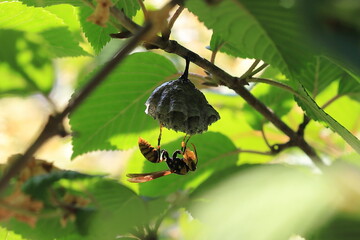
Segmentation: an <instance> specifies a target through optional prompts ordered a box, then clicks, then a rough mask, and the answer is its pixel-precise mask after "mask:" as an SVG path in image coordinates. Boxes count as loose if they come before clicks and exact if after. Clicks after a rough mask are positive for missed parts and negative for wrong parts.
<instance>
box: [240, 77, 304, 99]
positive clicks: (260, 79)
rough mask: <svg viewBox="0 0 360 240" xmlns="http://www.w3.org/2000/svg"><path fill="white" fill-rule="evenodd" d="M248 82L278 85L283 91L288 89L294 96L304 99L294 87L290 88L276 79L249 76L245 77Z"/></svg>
mask: <svg viewBox="0 0 360 240" xmlns="http://www.w3.org/2000/svg"><path fill="white" fill-rule="evenodd" d="M247 81H248V82H259V83H266V84H269V85H272V86H274V87H278V88H281V89H284V90H285V91H288V92H290V93H292V94H294V95H295V96H297V97H298V98H301V99H303V100H306V99H305V98H304V97H303V96H301V95H300V94H299V93H298V92H296V91H295V90H294V89H292V88H291V87H290V86H288V85H286V84H283V83H281V82H277V81H274V80H271V79H266V78H254V77H252V78H249V79H247Z"/></svg>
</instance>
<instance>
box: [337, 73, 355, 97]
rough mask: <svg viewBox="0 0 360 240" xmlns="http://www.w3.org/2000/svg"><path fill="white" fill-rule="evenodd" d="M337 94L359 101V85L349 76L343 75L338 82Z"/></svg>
mask: <svg viewBox="0 0 360 240" xmlns="http://www.w3.org/2000/svg"><path fill="white" fill-rule="evenodd" d="M338 94H339V95H348V96H349V97H350V98H352V99H354V100H356V101H360V83H359V82H357V81H356V80H355V79H354V78H353V77H352V76H350V75H349V74H345V75H343V77H342V78H341V80H340V82H339V88H338Z"/></svg>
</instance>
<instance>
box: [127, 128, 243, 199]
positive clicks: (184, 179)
mask: <svg viewBox="0 0 360 240" xmlns="http://www.w3.org/2000/svg"><path fill="white" fill-rule="evenodd" d="M181 141H182V138H180V139H177V140H175V141H173V142H171V143H170V144H165V145H163V146H162V149H166V150H167V151H169V154H170V155H171V154H172V152H173V151H175V150H176V149H180V147H181ZM190 143H193V144H195V146H196V150H197V154H198V159H199V162H198V166H197V170H196V171H195V172H190V173H188V174H187V175H176V174H171V175H169V176H165V177H162V178H158V179H155V180H153V181H149V182H145V183H141V184H140V186H139V193H140V194H141V195H144V196H162V195H167V194H170V193H173V192H176V191H178V190H185V189H193V188H196V187H197V186H198V185H199V184H200V183H201V182H203V181H204V180H205V179H206V178H208V177H209V176H210V175H211V174H212V173H214V172H216V171H220V170H221V169H223V168H226V167H229V166H235V164H236V162H237V160H238V155H237V153H236V147H235V146H234V144H233V143H232V141H231V140H230V139H229V138H227V137H226V136H224V135H222V134H220V133H214V132H207V133H204V134H201V135H195V136H193V137H191V139H190V142H189V144H190ZM189 146H191V145H189ZM139 155H141V154H137V155H135V158H136V159H133V160H130V162H131V161H142V160H141V159H144V157H143V156H142V155H141V156H142V157H140V156H139ZM143 161H146V162H145V163H144V168H143V172H144V173H148V172H153V171H160V170H167V169H168V167H167V165H166V163H164V162H163V163H158V164H154V163H151V162H148V161H147V160H143Z"/></svg>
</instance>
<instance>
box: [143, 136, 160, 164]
mask: <svg viewBox="0 0 360 240" xmlns="http://www.w3.org/2000/svg"><path fill="white" fill-rule="evenodd" d="M138 143H139V149H140V152H141V153H142V155H144V157H145V158H146V159H147V160H149V161H150V162H153V163H158V162H160V155H159V151H158V149H156V148H154V147H153V146H151V145H150V143H148V142H147V141H146V140H145V139H143V138H139V142H138Z"/></svg>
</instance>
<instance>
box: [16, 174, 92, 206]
mask: <svg viewBox="0 0 360 240" xmlns="http://www.w3.org/2000/svg"><path fill="white" fill-rule="evenodd" d="M93 177H99V176H93V175H88V174H83V173H79V172H75V171H55V172H51V173H49V174H42V175H37V176H35V177H33V178H30V179H29V180H28V181H26V182H25V183H24V185H23V187H22V190H23V191H24V192H25V193H26V194H29V195H31V196H32V197H33V198H35V199H42V200H46V199H47V195H48V192H47V190H48V188H50V187H51V186H52V185H53V184H54V183H55V182H57V181H59V180H61V179H70V180H74V179H84V178H93Z"/></svg>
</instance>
